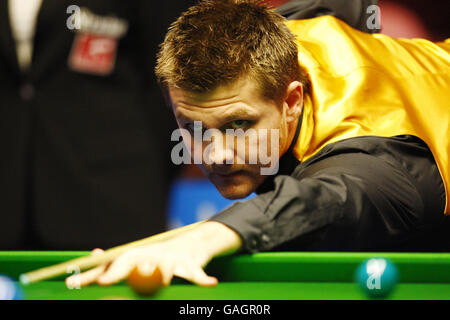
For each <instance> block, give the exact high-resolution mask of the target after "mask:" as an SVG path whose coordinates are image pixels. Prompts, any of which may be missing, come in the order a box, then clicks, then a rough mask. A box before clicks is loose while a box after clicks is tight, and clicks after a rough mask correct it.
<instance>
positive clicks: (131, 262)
mask: <svg viewBox="0 0 450 320" xmlns="http://www.w3.org/2000/svg"><path fill="white" fill-rule="evenodd" d="M135 261H136V257H135V255H134V253H132V252H131V251H130V252H128V253H125V254H123V255H121V256H119V257H118V258H117V259H116V260H114V261H113V262H112V263H111V265H110V266H109V268H108V269H107V270H106V272H105V273H104V274H103V275H101V276H100V277H99V279H98V280H97V283H98V284H100V285H102V286H107V285H110V284H113V283H116V282H118V281H121V280H124V279H125V278H127V277H128V275H129V274H130V272H131V271H132V270H133V268H134V266H135Z"/></svg>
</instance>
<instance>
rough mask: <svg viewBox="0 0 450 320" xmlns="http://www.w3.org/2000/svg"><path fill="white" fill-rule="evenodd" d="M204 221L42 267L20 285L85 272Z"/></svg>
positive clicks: (22, 279) (29, 273) (26, 274)
mask: <svg viewBox="0 0 450 320" xmlns="http://www.w3.org/2000/svg"><path fill="white" fill-rule="evenodd" d="M203 222H204V221H199V222H196V223H193V224H189V225H187V226H183V227H180V228H176V229H173V230H169V231H166V232H163V233H159V234H156V235H153V236H150V237H148V238H144V239H141V240H137V241H133V242H130V243H126V244H123V245H120V246H117V247H113V248H111V249H108V250H105V252H104V253H103V254H100V255H95V256H92V255H90V256H86V257H80V258H76V259H72V260H69V261H66V262H62V263H59V264H55V265H52V266H49V267H44V268H41V269H37V270H34V271H31V272H28V273H24V274H22V275H21V276H20V278H19V279H20V282H21V283H22V284H29V283H33V282H37V281H41V280H45V279H50V278H53V277H56V276H60V275H63V274H66V273H69V272H73V271H74V270H77V271H78V270H79V271H82V270H86V269H89V268H92V267H96V266H98V265H100V264H103V263H107V262H109V261H111V260H113V259H114V258H116V257H117V256H119V255H120V254H121V253H123V252H124V251H126V250H128V249H131V248H135V247H139V246H142V245H147V244H152V243H155V242H158V241H164V240H167V239H169V238H171V237H174V236H176V235H178V234H181V233H183V232H186V231H188V230H191V229H193V228H195V227H197V226H198V225H199V224H200V223H203Z"/></svg>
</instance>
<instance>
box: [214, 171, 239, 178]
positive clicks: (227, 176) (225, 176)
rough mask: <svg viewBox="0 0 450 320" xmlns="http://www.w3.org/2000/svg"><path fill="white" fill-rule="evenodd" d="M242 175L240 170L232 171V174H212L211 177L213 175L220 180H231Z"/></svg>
mask: <svg viewBox="0 0 450 320" xmlns="http://www.w3.org/2000/svg"><path fill="white" fill-rule="evenodd" d="M242 174H243V171H242V170H239V171H234V172H227V173H223V172H221V173H219V172H213V175H215V176H217V177H219V178H221V179H233V178H236V177H238V176H240V175H242Z"/></svg>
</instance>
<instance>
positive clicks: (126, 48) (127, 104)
mask: <svg viewBox="0 0 450 320" xmlns="http://www.w3.org/2000/svg"><path fill="white" fill-rule="evenodd" d="M191 4H192V3H190V2H189V1H177V0H164V1H161V3H158V4H156V2H154V1H140V0H139V1H120V0H104V1H100V0H89V1H88V0H85V1H78V0H70V1H65V0H0V141H1V142H0V146H1V148H0V150H1V151H0V152H1V157H0V212H1V214H0V250H8V249H16V250H18V249H27V250H52V249H55V250H57V249H61V250H62V249H64V250H83V249H91V248H92V247H93V246H101V247H110V246H113V245H117V244H120V243H123V242H128V241H132V240H134V239H139V238H142V237H145V236H149V235H151V234H153V233H158V232H161V231H163V230H164V229H165V224H166V221H165V211H166V209H165V207H166V201H167V194H168V186H169V182H170V177H171V172H172V173H173V171H174V170H172V169H171V168H169V166H170V165H171V161H170V157H169V156H170V152H169V151H170V145H169V143H168V142H169V141H170V133H171V131H172V129H173V128H175V126H176V123H175V121H174V120H173V119H172V116H171V115H170V113H169V110H167V108H164V107H163V101H162V100H161V99H162V98H161V95H160V93H159V89H158V88H157V86H156V85H155V83H156V82H155V80H154V78H153V77H154V72H153V68H154V62H155V53H156V51H157V46H158V44H159V43H160V42H162V40H163V36H164V34H165V31H166V29H167V27H168V25H169V23H170V22H171V21H173V20H174V19H175V18H176V17H177V16H178V15H179V14H180V12H182V11H183V10H185V9H186V8H187V7H189V6H190V5H191ZM76 15H78V16H76ZM79 17H81V19H79ZM77 18H78V20H77Z"/></svg>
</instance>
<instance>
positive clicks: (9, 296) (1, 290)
mask: <svg viewBox="0 0 450 320" xmlns="http://www.w3.org/2000/svg"><path fill="white" fill-rule="evenodd" d="M23 299H24V295H23V292H22V289H21V288H20V286H19V285H18V284H16V283H15V282H14V280H13V279H11V278H9V277H8V276H5V275H0V300H23Z"/></svg>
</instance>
